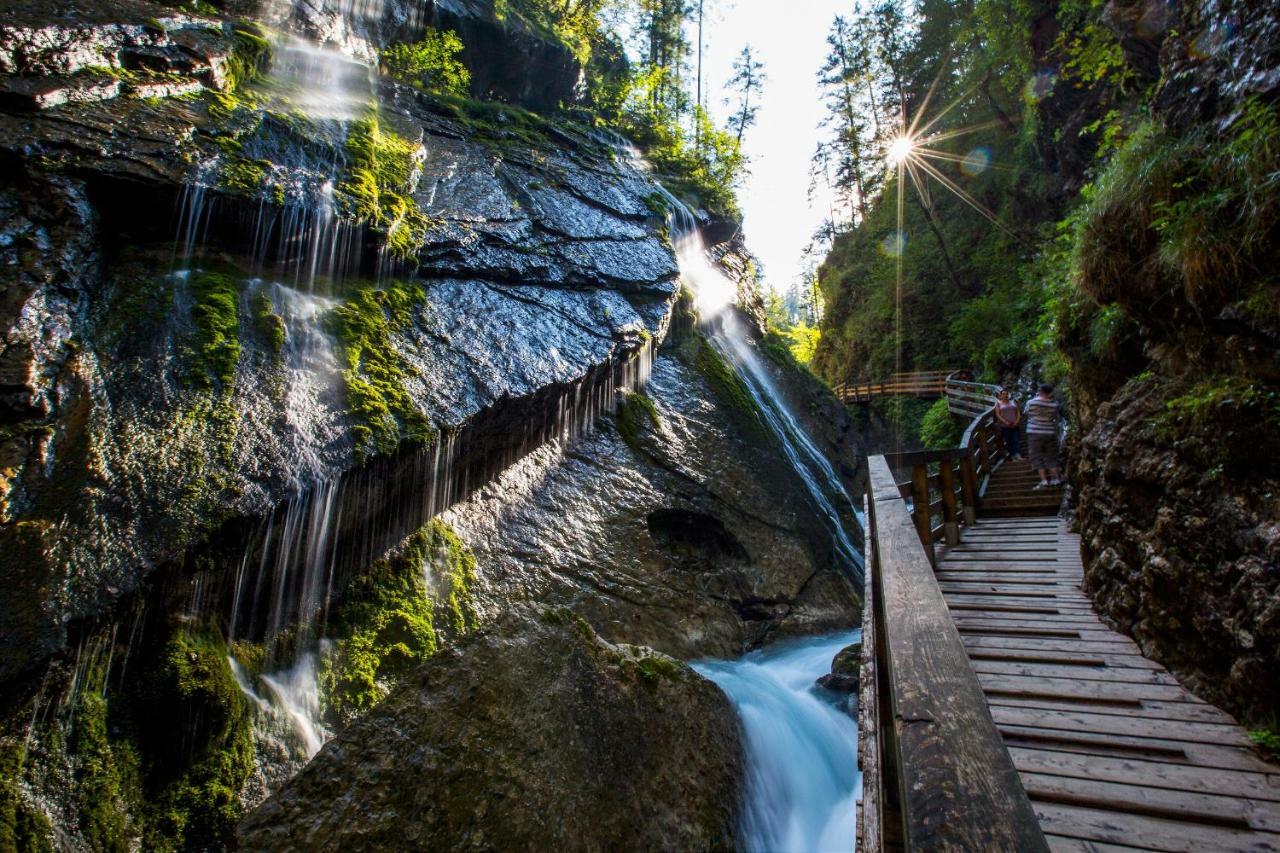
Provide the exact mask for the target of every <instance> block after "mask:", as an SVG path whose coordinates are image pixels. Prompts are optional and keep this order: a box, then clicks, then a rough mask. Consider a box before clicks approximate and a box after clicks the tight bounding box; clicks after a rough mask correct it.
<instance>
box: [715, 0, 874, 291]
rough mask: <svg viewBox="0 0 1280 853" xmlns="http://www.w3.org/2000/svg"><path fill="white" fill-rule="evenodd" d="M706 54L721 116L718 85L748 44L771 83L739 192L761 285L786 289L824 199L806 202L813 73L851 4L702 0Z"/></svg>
mask: <svg viewBox="0 0 1280 853" xmlns="http://www.w3.org/2000/svg"><path fill="white" fill-rule="evenodd" d="M707 6H708V7H709V8H710V10H711V11H710V15H709V19H710V22H709V25H708V27H707V30H706V37H705V41H706V44H705V48H704V50H705V52H704V54H703V79H704V83H703V85H704V88H705V91H706V92H707V100H708V104H707V106H708V108H709V109H710V110H711V112H712V114H713V115H716V116H717V117H723V116H724V115H725V114H726V113H727V112H728V110H729V109H730V107H726V106H724V105H723V104H722V101H723V98H724V92H723V86H724V84H725V82H726V81H727V80H728V79H729V78H730V76H732V73H733V72H732V65H733V60H734V57H736V56H737V54H738V52H739V51H741V50H742V46H743V45H745V44H747V43H750V44H751V46H752V48H754V49H755V50H756V51H757V52H758V54H759V59H760V61H761V62H763V63H764V65H765V74H766V75H767V76H768V81H767V82H766V83H765V90H764V97H763V100H762V102H761V105H760V112H759V114H758V115H757V121H756V126H755V127H753V128H751V129H749V130H748V131H747V136H746V140H745V144H744V146H743V147H744V148H745V149H746V153H747V156H748V157H750V159H751V167H750V168H751V174H750V176H749V177H748V178H747V181H746V183H745V185H744V186H743V187H742V188H741V189H739V191H738V198H739V200H740V202H741V204H742V210H743V214H744V216H745V222H744V230H745V232H746V238H747V248H749V249H750V250H751V251H752V252H754V253H755V255H756V256H757V257H758V258H759V259H760V262H761V264H762V266H763V267H764V273H765V280H766V282H767V283H768V284H769V285H770V286H771V287H772V288H773V289H775V290H777V291H779V292H784V291H786V290H787V289H788V288H789V287H790V286H791V284H792V282H793V281H795V280H796V278H798V277H799V275H800V273H801V272H802V270H803V266H802V259H801V253H802V251H803V250H804V247H805V245H807V244H808V242H809V240H810V238H811V237H812V236H813V232H814V231H815V230H816V229H817V227H818V224H819V223H820V222H821V221H822V219H823V218H824V211H825V209H826V207H827V200H826V199H825V198H815V199H814V204H813V207H811V206H810V204H809V199H808V189H809V162H810V158H811V157H812V156H813V149H814V146H815V145H816V143H817V140H818V123H819V122H820V121H822V118H823V108H822V102H821V98H820V96H819V94H818V84H817V74H818V68H819V67H820V66H821V65H822V61H823V58H824V57H825V56H826V53H827V44H826V38H827V32H828V30H829V29H830V27H831V20H832V18H834V17H835V16H836V15H837V14H846V15H847V14H849V13H850V12H851V11H852V9H853V6H854V2H853V0H792V2H790V3H779V2H777V0H707Z"/></svg>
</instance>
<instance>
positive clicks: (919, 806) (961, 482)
mask: <svg viewBox="0 0 1280 853" xmlns="http://www.w3.org/2000/svg"><path fill="white" fill-rule="evenodd" d="M993 419H994V418H993V416H992V414H991V412H990V411H988V412H986V413H984V414H982V415H980V416H979V417H978V418H977V419H976V420H975V421H974V423H972V424H971V425H970V428H969V429H968V430H967V431H966V432H965V437H964V441H963V443H962V445H961V447H959V448H956V449H954V450H942V451H926V452H921V453H905V454H895V455H891V456H872V457H870V458H869V459H868V460H867V462H868V480H867V502H866V510H867V526H866V534H867V544H866V554H867V581H866V592H865V595H866V606H865V609H864V615H863V658H862V660H863V664H862V666H863V669H862V679H861V680H862V695H861V704H860V711H859V714H860V728H859V735H858V739H859V740H858V761H859V766H860V767H861V768H862V773H863V800H862V803H861V804H860V805H859V819H858V845H859V849H861V850H865V851H881V850H955V851H960V850H965V851H967V850H984V851H985V850H1001V851H1004V850H1008V851H1015V850H1016V851H1045V850H1048V845H1047V844H1046V842H1045V839H1044V835H1043V833H1042V832H1041V830H1040V825H1039V822H1038V821H1037V819H1036V815H1035V812H1034V811H1033V809H1032V807H1031V803H1030V801H1029V800H1028V799H1027V795H1026V792H1025V791H1024V790H1023V787H1022V783H1021V781H1020V780H1019V778H1018V773H1017V770H1016V769H1015V768H1014V765H1013V760H1012V759H1011V758H1010V756H1009V753H1008V750H1006V749H1005V746H1004V741H1003V739H1002V738H1001V736H1000V733H999V732H998V731H997V730H996V727H995V723H994V722H993V721H992V719H991V712H990V711H989V710H988V707H987V702H986V698H985V696H984V694H983V691H982V687H981V685H980V684H979V683H978V679H977V677H976V676H975V675H974V673H973V670H972V668H971V667H970V666H969V659H968V656H967V655H966V654H965V649H964V645H963V643H962V642H961V640H960V634H959V632H958V631H957V630H956V627H955V624H954V623H953V622H952V619H951V614H950V611H949V609H948V608H947V604H946V601H945V600H944V599H943V597H942V592H941V590H940V589H939V588H938V583H937V580H936V579H935V578H934V575H933V564H934V548H935V543H937V542H939V541H943V540H946V541H948V542H952V541H955V540H958V539H959V537H960V535H961V534H962V532H963V528H964V527H965V526H966V525H967V524H972V523H973V521H974V512H973V511H974V510H975V509H976V508H977V505H978V502H979V501H980V500H981V496H980V489H979V484H980V482H981V479H982V477H983V472H984V471H985V472H987V473H989V472H990V470H991V468H992V467H993V466H994V465H995V464H996V461H998V459H999V454H1000V453H1002V452H1003V451H1002V450H1001V449H998V445H999V442H998V441H993V440H992V439H993V433H994V429H993V426H992V421H993ZM993 444H994V445H996V446H993ZM895 467H896V468H897V469H898V470H899V471H903V470H909V471H910V475H909V477H907V478H906V479H905V480H904V479H902V478H901V475H900V474H899V473H895V470H894V469H895ZM935 495H936V497H935ZM908 498H910V500H911V508H910V510H908V507H907V499H908ZM938 516H940V517H941V523H940V524H936V525H935V523H934V519H935V518H936V517H938Z"/></svg>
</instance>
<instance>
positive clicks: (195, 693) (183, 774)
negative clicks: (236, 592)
mask: <svg viewBox="0 0 1280 853" xmlns="http://www.w3.org/2000/svg"><path fill="white" fill-rule="evenodd" d="M229 651H230V650H229V649H228V647H227V644H226V642H225V641H224V640H223V639H222V637H221V635H220V634H219V633H218V632H217V631H216V630H213V629H207V628H197V627H189V626H182V627H179V628H177V629H176V630H175V631H174V632H173V634H172V635H171V636H170V638H169V640H168V642H167V643H166V644H165V646H164V648H163V650H162V652H161V654H160V657H159V660H158V662H157V665H156V666H155V668H154V669H153V670H152V671H151V672H150V673H149V675H148V677H147V681H146V684H145V685H143V687H142V692H141V693H140V695H138V696H137V697H136V699H135V703H136V707H135V711H136V713H137V715H138V716H137V719H138V729H137V740H138V743H139V745H140V747H142V754H143V755H144V757H145V759H146V771H147V773H146V782H145V785H146V790H147V792H148V797H147V800H148V805H147V807H144V809H143V811H144V813H145V814H146V815H147V818H148V820H147V823H148V826H147V832H146V836H145V838H144V847H146V848H147V849H159V850H162V849H188V850H222V849H229V848H232V847H234V843H235V826H236V823H238V822H239V820H240V818H241V816H242V812H243V809H242V806H241V803H240V790H241V789H242V788H243V787H244V784H245V782H246V780H247V779H248V778H249V774H250V773H251V772H252V770H253V729H252V715H251V710H250V707H249V705H248V702H247V701H246V699H245V697H244V694H243V693H242V692H241V691H240V687H239V685H238V684H237V683H236V680H235V675H234V674H233V673H232V671H231V664H230V661H229Z"/></svg>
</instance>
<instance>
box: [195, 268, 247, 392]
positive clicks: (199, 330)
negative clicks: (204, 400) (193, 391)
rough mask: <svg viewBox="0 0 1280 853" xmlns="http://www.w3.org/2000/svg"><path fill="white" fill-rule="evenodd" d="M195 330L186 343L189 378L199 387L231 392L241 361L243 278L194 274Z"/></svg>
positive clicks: (223, 274) (204, 273) (208, 273)
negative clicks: (240, 309) (241, 287)
mask: <svg viewBox="0 0 1280 853" xmlns="http://www.w3.org/2000/svg"><path fill="white" fill-rule="evenodd" d="M188 288H189V290H190V293H191V297H192V300H193V304H192V306H191V323H192V326H193V327H194V328H193V332H192V335H191V339H190V342H189V345H188V347H187V356H188V365H189V370H188V379H189V381H190V382H191V384H192V385H193V386H195V387H197V388H205V389H208V388H214V387H218V388H220V389H222V390H223V391H224V392H230V391H231V388H232V386H233V385H234V384H235V377H236V365H237V364H238V363H239V362H240V311H239V304H240V281H239V280H238V279H236V278H235V277H233V276H231V275H228V274H226V273H221V272H210V271H201V272H195V273H192V274H191V278H190V280H189V282H188Z"/></svg>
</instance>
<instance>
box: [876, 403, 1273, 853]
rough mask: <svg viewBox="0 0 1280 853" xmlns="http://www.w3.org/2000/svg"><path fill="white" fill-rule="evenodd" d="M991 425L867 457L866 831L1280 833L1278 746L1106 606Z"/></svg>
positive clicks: (1071, 835)
mask: <svg viewBox="0 0 1280 853" xmlns="http://www.w3.org/2000/svg"><path fill="white" fill-rule="evenodd" d="M984 417H985V418H986V419H985V420H984ZM991 426H992V425H991V423H990V418H989V413H986V415H985V416H980V417H979V418H978V419H977V420H976V421H975V423H974V425H973V426H971V428H970V430H969V432H967V433H966V436H965V441H964V445H963V446H962V447H960V448H957V449H955V450H945V451H929V452H920V453H904V454H896V455H888V456H875V457H871V458H870V459H869V460H868V463H869V485H868V495H867V522H868V523H867V590H866V594H867V606H866V609H865V614H864V623H863V672H862V694H861V697H860V700H861V701H860V708H859V715H860V720H859V724H860V725H859V735H858V758H859V764H860V766H861V767H862V770H863V799H862V802H861V803H859V820H858V844H859V847H860V849H863V850H874V851H879V850H956V851H960V850H964V851H969V850H974V851H979V850H980V851H987V850H1008V851H1023V850H1045V849H1049V850H1061V851H1121V850H1134V849H1137V850H1160V851H1259V850H1271V851H1280V765H1278V764H1275V763H1272V762H1269V761H1267V760H1264V759H1263V758H1262V757H1261V756H1260V755H1259V754H1258V752H1257V751H1256V750H1255V749H1254V747H1253V745H1252V743H1251V741H1250V740H1249V738H1248V736H1247V734H1246V733H1245V731H1244V730H1243V729H1242V728H1241V727H1240V726H1239V725H1238V724H1237V723H1236V722H1235V720H1233V719H1232V718H1231V717H1230V715H1228V714H1226V713H1225V712H1223V711H1221V710H1219V709H1218V708H1215V707H1214V706H1212V705H1210V704H1208V703H1206V702H1204V701H1202V700H1200V699H1199V698H1197V697H1196V696H1194V695H1192V694H1191V693H1190V692H1188V691H1187V690H1186V689H1185V688H1183V687H1182V686H1181V685H1180V684H1179V683H1178V681H1177V679H1175V678H1174V677H1173V676H1172V675H1171V674H1170V673H1169V672H1168V671H1166V670H1165V669H1164V667H1162V666H1161V665H1159V664H1158V663H1156V662H1154V661H1151V660H1149V659H1147V658H1145V657H1144V656H1143V655H1142V652H1141V650H1140V649H1139V648H1138V647H1137V645H1136V644H1135V643H1134V642H1133V641H1132V640H1130V639H1129V638H1128V637H1125V636H1123V635H1121V634H1119V633H1117V632H1115V631H1112V630H1111V629H1110V628H1108V627H1107V626H1106V625H1105V624H1104V623H1103V622H1102V621H1101V620H1100V619H1099V618H1098V616H1097V613H1096V612H1095V611H1094V608H1093V605H1092V602H1091V601H1090V600H1089V598H1088V596H1087V595H1086V594H1085V592H1084V590H1083V569H1082V564H1081V557H1080V542H1079V537H1078V536H1076V535H1075V534H1073V533H1071V532H1070V531H1069V530H1068V529H1067V527H1066V525H1065V523H1064V522H1063V521H1062V520H1061V519H1059V518H1058V517H1057V514H1056V506H1054V505H1049V506H1048V508H1047V509H1045V503H1044V501H1043V498H1042V493H1041V492H1037V493H1034V496H1033V493H1032V492H1031V491H1030V487H1029V485H1026V484H1025V477H1026V473H1025V472H1024V471H1022V470H1021V467H1020V466H1018V465H1016V464H1013V463H1008V462H1006V461H1005V460H1004V459H1003V458H1002V449H1001V447H1000V446H999V443H998V441H984V440H983V439H984V436H983V435H982V433H983V432H984V431H985V432H988V433H989V432H990V431H991ZM986 438H988V439H990V438H991V436H990V435H989V434H988V435H987V436H986ZM984 444H985V448H986V450H987V452H986V453H985V454H984V453H980V452H979V449H980V448H982V447H983V446H984ZM935 471H936V473H933V472H935ZM944 472H945V473H944ZM983 484H985V485H986V487H987V488H986V491H987V493H988V494H993V495H995V496H996V497H993V499H992V501H991V503H992V504H994V506H993V507H991V508H990V509H988V508H987V507H986V506H985V505H984V503H983V497H982V485H983ZM935 494H938V495H939V497H938V498H937V499H934V497H933V496H934V495H935ZM1024 494H1025V500H1024V499H1023V497H1022V495H1024ZM908 498H909V499H910V500H911V503H912V511H908V508H907V504H906V501H907V499H908ZM957 501H958V502H959V507H960V508H957V506H956V502H957ZM1036 512H1038V513H1039V514H1035V513H1036ZM939 513H940V515H941V524H939V525H937V526H934V524H933V522H932V519H933V518H934V516H935V515H938V514H939ZM1001 516H1017V517H1001ZM953 519H954V521H953ZM952 524H954V525H955V533H956V534H957V535H955V536H953V535H952V527H951V525H952ZM935 548H937V551H936V554H935ZM934 565H936V570H935V569H934V568H933V566H934Z"/></svg>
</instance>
